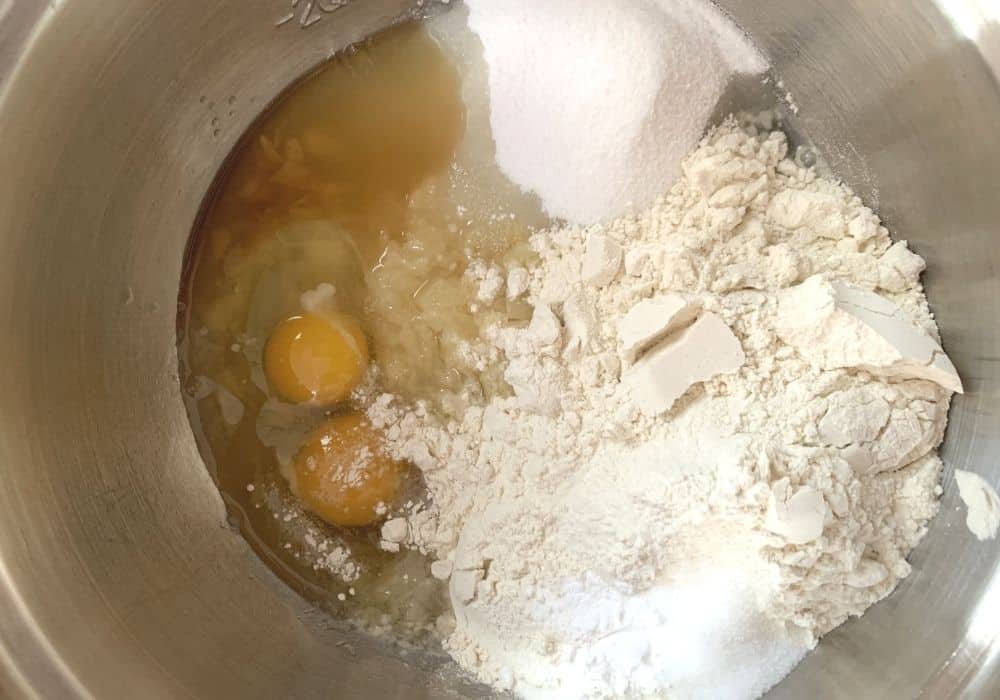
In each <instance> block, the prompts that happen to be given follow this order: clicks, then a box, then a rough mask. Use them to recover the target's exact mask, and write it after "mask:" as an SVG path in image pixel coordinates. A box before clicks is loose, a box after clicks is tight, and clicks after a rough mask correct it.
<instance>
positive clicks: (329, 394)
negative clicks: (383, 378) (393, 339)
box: [264, 313, 368, 405]
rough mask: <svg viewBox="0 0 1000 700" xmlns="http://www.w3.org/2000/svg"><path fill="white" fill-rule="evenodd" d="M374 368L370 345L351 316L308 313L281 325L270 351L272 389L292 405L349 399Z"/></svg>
mask: <svg viewBox="0 0 1000 700" xmlns="http://www.w3.org/2000/svg"><path fill="white" fill-rule="evenodd" d="M367 367H368V342H367V341H366V340H365V335H364V333H363V332H362V331H361V326H359V325H358V322H357V321H355V320H354V319H353V318H351V317H350V316H347V315H346V314H339V313H331V314H324V315H322V316H320V315H319V314H312V313H306V314H301V315H298V316H292V317H291V318H287V319H285V320H284V321H282V322H281V323H279V324H278V325H277V326H276V327H275V329H274V330H273V331H272V332H271V335H270V337H269V338H268V339H267V344H266V345H265V346H264V374H265V375H266V376H267V383H268V386H270V387H271V390H272V391H274V392H275V393H277V394H278V396H280V397H281V398H282V399H284V400H285V401H289V402H291V403H314V404H323V405H326V404H332V403H336V402H338V401H343V400H344V399H346V398H347V397H348V396H349V395H350V393H351V391H352V390H353V389H354V388H355V387H356V386H357V385H358V383H359V382H360V381H361V377H362V376H363V375H364V372H365V369H366V368H367Z"/></svg>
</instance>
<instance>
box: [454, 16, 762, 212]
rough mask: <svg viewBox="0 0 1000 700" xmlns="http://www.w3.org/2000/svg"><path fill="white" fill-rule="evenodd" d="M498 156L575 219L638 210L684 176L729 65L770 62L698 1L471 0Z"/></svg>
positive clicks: (755, 69)
mask: <svg viewBox="0 0 1000 700" xmlns="http://www.w3.org/2000/svg"><path fill="white" fill-rule="evenodd" d="M466 4H467V5H468V7H469V26H470V27H471V28H472V30H473V31H474V32H476V34H478V35H479V38H480V39H481V41H482V42H483V48H484V56H485V59H486V63H487V67H488V71H489V87H490V102H491V107H490V110H491V111H490V122H491V125H492V129H493V137H494V140H495V141H496V147H497V163H498V164H499V166H500V168H501V169H502V170H503V171H504V173H505V174H506V175H507V176H508V177H510V179H511V180H513V181H514V182H515V183H516V184H518V185H519V186H521V187H522V188H524V189H526V190H531V191H533V192H535V193H537V194H538V195H539V196H540V197H541V200H542V203H543V205H544V207H545V209H546V211H547V212H548V213H549V214H550V215H552V216H554V217H557V218H562V219H566V220H568V221H570V222H573V223H592V222H595V221H603V220H609V219H613V218H615V217H617V216H619V215H621V214H622V213H624V212H625V211H627V210H629V209H630V208H633V207H634V208H638V209H642V208H644V207H646V206H648V205H649V204H651V203H652V202H653V200H655V198H656V197H657V196H658V195H660V194H662V193H663V192H664V191H665V190H666V189H667V187H669V185H670V183H672V182H674V181H675V180H676V179H677V177H678V176H679V174H680V162H681V159H682V158H683V157H684V155H686V154H687V153H688V152H689V151H690V150H691V149H692V148H693V147H694V146H695V144H697V143H698V140H699V139H700V138H701V136H702V133H703V131H704V129H705V126H706V123H707V121H708V119H709V118H710V116H711V113H712V110H713V108H714V107H715V105H716V103H717V102H718V100H719V98H720V96H721V95H722V93H723V91H724V89H725V88H726V85H727V84H728V83H729V80H730V79H731V77H732V76H733V75H734V74H735V73H751V74H754V73H761V72H763V71H764V70H765V69H766V63H765V62H764V60H763V59H762V58H761V56H760V55H759V54H758V53H757V52H756V50H755V49H754V48H753V47H752V45H751V44H750V43H749V41H748V40H747V39H746V38H745V37H744V36H743V34H741V33H740V31H739V29H738V28H736V27H735V25H733V24H732V23H731V22H730V21H729V20H728V19H727V18H726V17H725V16H723V15H722V14H721V13H720V12H719V11H718V10H717V9H715V8H714V7H713V6H711V5H710V4H709V3H706V2H704V1H703V0H615V2H606V1H605V0H467V2H466Z"/></svg>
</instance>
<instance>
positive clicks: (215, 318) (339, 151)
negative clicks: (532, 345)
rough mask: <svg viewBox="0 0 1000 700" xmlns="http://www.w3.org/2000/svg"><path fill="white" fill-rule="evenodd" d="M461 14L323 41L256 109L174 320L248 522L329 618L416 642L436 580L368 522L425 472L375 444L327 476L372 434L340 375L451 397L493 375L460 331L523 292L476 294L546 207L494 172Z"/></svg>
mask: <svg viewBox="0 0 1000 700" xmlns="http://www.w3.org/2000/svg"><path fill="white" fill-rule="evenodd" d="M455 14H457V13H449V14H448V15H444V16H442V17H441V18H439V19H437V20H433V21H432V22H431V23H430V24H407V25H402V26H399V27H396V28H394V29H391V30H388V31H386V32H384V33H382V34H380V35H378V36H376V37H374V38H372V39H371V40H370V41H368V42H367V43H365V44H364V45H362V46H359V47H356V48H355V49H352V50H351V51H349V52H346V53H344V54H343V55H341V56H338V57H336V58H334V59H333V60H331V61H330V62H329V63H327V64H326V65H324V66H323V67H321V68H320V69H319V70H318V71H316V72H315V73H314V74H312V75H311V76H309V77H308V78H306V79H305V80H303V81H302V82H301V83H299V84H298V85H296V86H294V87H293V88H292V89H291V90H290V91H289V92H288V93H287V94H286V95H285V96H284V97H282V99H281V100H279V101H278V103H277V104H275V105H274V106H273V107H272V108H271V109H270V110H269V111H268V112H267V113H266V114H265V115H264V116H263V117H261V118H260V119H259V120H258V122H257V123H256V124H255V125H254V126H253V127H252V128H251V129H250V131H249V132H248V133H247V134H246V135H245V137H244V139H243V140H242V142H241V144H240V145H239V146H238V147H237V149H236V150H235V151H234V152H233V154H232V155H231V157H230V159H229V161H228V163H227V166H226V167H225V168H224V169H223V171H222V172H221V173H220V176H219V179H218V180H217V182H216V185H215V187H214V189H213V192H212V195H211V196H210V198H209V200H208V201H207V202H206V206H205V209H204V211H203V216H202V217H201V219H200V223H199V225H198V226H197V228H196V230H195V232H194V233H193V236H192V243H191V245H190V254H189V265H188V271H187V276H186V284H185V288H184V292H183V294H182V302H183V305H182V306H181V308H182V309H184V312H183V313H182V316H181V318H180V339H181V340H180V358H181V367H182V381H183V383H184V390H185V395H186V397H187V400H188V406H189V414H190V416H191V421H192V425H193V427H194V430H195V433H196V435H197V437H198V439H199V443H200V446H201V449H202V453H203V454H204V456H205V458H206V462H207V464H208V465H209V467H210V469H211V470H212V471H213V476H214V477H215V479H216V482H217V483H218V485H219V488H220V490H221V491H222V493H223V495H224V497H225V500H226V503H227V506H228V507H229V510H230V513H231V516H232V518H233V519H234V521H235V522H237V524H238V525H239V527H240V529H241V531H242V532H243V534H244V536H245V537H246V538H247V539H248V540H249V541H250V542H251V544H252V545H253V546H254V548H255V549H256V551H257V552H258V553H259V554H260V555H261V556H262V558H263V559H264V560H265V561H266V562H267V563H268V564H269V565H271V566H272V568H274V569H275V570H276V571H277V572H278V573H279V574H280V575H281V576H282V577H283V578H284V579H285V580H286V581H288V582H289V583H291V584H292V585H294V586H295V587H296V588H297V589H298V590H300V591H301V592H303V593H304V594H306V595H307V596H308V597H310V598H311V599H313V600H315V601H317V602H320V603H322V604H323V607H324V608H325V609H327V610H328V611H330V612H331V613H332V614H333V615H334V617H335V618H338V619H341V620H344V621H345V622H348V623H351V624H352V625H358V626H360V627H362V628H364V629H368V630H372V629H374V630H379V631H388V632H390V633H391V635H392V636H393V637H395V638H397V639H402V640H410V641H422V640H425V639H426V638H428V637H435V636H437V632H438V630H437V629H436V626H435V625H436V621H437V619H438V617H439V616H440V615H441V613H443V612H444V611H445V610H446V609H447V607H448V604H447V600H446V591H445V590H444V586H443V584H441V583H440V582H438V581H436V580H435V579H433V577H431V576H430V574H429V562H428V561H427V560H426V559H425V558H424V557H422V556H420V555H419V554H416V553H412V552H406V551H403V552H399V553H392V552H386V551H383V550H382V549H381V548H380V547H379V544H378V543H379V536H378V534H379V527H378V524H379V520H380V519H381V518H382V517H385V516H386V515H391V513H392V512H393V510H394V509H398V508H400V507H402V506H403V505H404V504H406V503H415V502H416V503H419V502H420V501H421V499H422V498H423V495H422V491H421V484H420V476H419V473H417V470H415V469H413V468H411V467H409V466H408V465H405V464H396V463H392V462H391V461H387V459H386V458H384V457H378V458H377V459H376V460H375V461H374V462H371V464H374V465H375V466H376V467H377V472H373V473H368V474H367V475H366V479H363V480H360V481H359V480H358V479H354V480H353V481H352V482H351V483H350V484H347V481H346V480H345V481H344V482H343V483H338V482H336V479H334V482H333V483H332V486H331V481H330V479H329V478H327V477H328V476H329V475H331V474H335V475H336V474H346V473H347V472H346V471H345V470H347V469H348V467H349V465H347V464H341V462H343V461H348V460H349V459H350V455H351V454H354V452H352V450H355V451H357V450H360V451H363V452H364V453H365V454H370V453H371V452H372V451H373V450H374V451H376V452H377V445H376V442H377V436H372V435H370V434H369V433H368V432H360V433H358V432H357V431H359V430H361V431H366V430H367V428H366V427H365V424H364V422H363V419H362V418H361V417H360V416H361V412H362V411H363V407H362V406H360V405H359V404H358V402H357V401H356V399H355V398H353V395H352V394H351V390H352V389H355V388H357V386H358V384H359V383H361V384H364V383H367V385H368V389H369V390H377V391H388V392H391V393H394V394H397V395H400V396H401V397H403V398H404V399H405V400H416V399H425V400H430V401H436V402H438V403H439V405H441V406H443V407H445V408H444V410H455V411H460V410H461V408H462V405H461V400H460V398H459V397H461V396H463V395H465V396H468V395H469V392H470V391H471V392H473V393H475V392H483V393H493V392H503V391H505V390H506V386H505V385H504V384H503V382H502V379H501V378H500V376H499V375H497V374H495V373H492V372H491V371H489V370H487V371H486V372H479V371H476V370H474V369H473V368H471V367H467V366H465V365H464V360H463V358H462V354H461V353H460V352H459V351H458V349H457V348H458V345H459V344H460V343H461V342H462V341H463V340H464V339H469V338H472V337H475V336H476V335H477V334H478V333H479V332H480V330H481V328H482V327H483V325H484V324H486V323H489V322H490V321H491V320H494V319H497V318H503V319H517V318H519V317H520V316H519V315H520V314H523V313H524V309H522V308H519V306H518V304H516V303H508V302H506V301H505V300H502V299H501V300H500V301H498V302H496V303H494V304H492V305H490V304H487V305H480V306H482V308H477V310H476V312H475V313H473V312H472V311H470V304H471V302H472V301H473V298H474V295H475V290H474V289H471V288H470V283H469V281H468V280H466V279H465V276H464V273H465V269H466V267H467V265H468V262H469V259H470V257H472V258H476V259H480V260H486V261H491V260H495V261H499V260H503V261H505V262H510V261H512V260H513V261H524V262H527V261H528V260H530V252H529V251H528V248H527V246H526V245H525V241H526V238H527V236H528V234H529V232H530V231H531V230H532V229H533V228H536V227H540V226H544V225H546V224H547V223H548V222H547V221H546V219H545V217H544V216H543V215H542V213H541V211H540V208H539V206H538V203H537V201H535V200H534V199H533V198H532V197H530V196H527V195H525V194H523V193H521V192H519V191H518V190H517V189H516V188H514V187H513V186H511V185H510V183H508V182H507V181H506V180H505V178H503V176H502V175H501V174H500V173H499V172H498V171H497V169H496V166H495V164H494V162H493V157H492V156H493V154H492V141H491V137H490V134H489V124H488V108H487V98H486V87H485V71H484V69H483V67H482V65H481V59H480V58H478V56H477V54H478V51H477V48H476V46H475V40H474V38H473V37H472V36H471V35H470V34H469V33H468V31H467V30H462V29H460V27H462V26H463V23H462V21H461V18H459V17H449V15H455ZM371 366H374V367H375V368H376V371H375V372H374V374H373V373H372V372H371V370H370V367H371ZM463 392H464V394H463ZM348 428H350V429H351V430H354V431H355V433H350V432H343V431H345V430H347V429H348ZM324 431H326V432H324ZM331 431H332V432H331ZM338 431H340V432H338ZM352 435H354V437H352ZM359 435H360V436H361V437H358V436H359ZM329 445H333V448H328V446H329ZM358 445H360V447H357V449H355V448H356V446H358ZM369 448H371V449H369ZM338 460H339V461H338ZM317 464H318V465H319V467H317ZM317 468H318V469H319V471H314V470H316V469H317ZM373 468H374V467H373ZM318 475H319V476H318ZM320 476H322V477H323V478H325V479H326V481H325V482H323V484H320V481H322V479H320ZM336 478H342V479H346V477H336ZM317 484H320V485H317ZM314 485H315V486H314ZM295 493H298V494H299V496H302V498H298V497H296V495H295ZM331 494H332V495H331ZM324 497H328V498H339V499H341V500H340V501H338V502H333V503H331V502H329V501H323V500H322V498H324ZM317 499H319V500H317ZM373 508H374V509H375V510H373ZM321 516H322V517H321Z"/></svg>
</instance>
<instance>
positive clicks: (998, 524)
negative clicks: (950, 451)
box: [955, 469, 1000, 540]
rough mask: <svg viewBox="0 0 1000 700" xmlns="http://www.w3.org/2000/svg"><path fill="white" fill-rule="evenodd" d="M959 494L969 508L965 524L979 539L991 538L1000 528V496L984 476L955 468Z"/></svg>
mask: <svg viewBox="0 0 1000 700" xmlns="http://www.w3.org/2000/svg"><path fill="white" fill-rule="evenodd" d="M955 482H956V483H957V484H958V494H959V496H961V497H962V502H963V503H965V507H966V508H967V509H968V513H967V514H966V516H965V524H966V526H968V528H969V531H970V532H971V533H972V534H973V535H975V536H976V538H977V539H979V540H991V539H993V538H994V537H996V536H997V530H998V529H1000V496H997V492H996V490H995V489H994V488H993V487H992V486H990V485H989V484H988V483H987V482H986V480H985V479H983V477H981V476H979V475H978V474H973V473H972V472H967V471H965V470H963V469H956V470H955Z"/></svg>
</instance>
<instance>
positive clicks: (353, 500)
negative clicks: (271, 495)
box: [293, 413, 406, 527]
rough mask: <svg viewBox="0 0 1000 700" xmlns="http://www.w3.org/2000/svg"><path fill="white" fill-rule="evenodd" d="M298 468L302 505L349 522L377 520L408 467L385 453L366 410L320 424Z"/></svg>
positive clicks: (350, 524) (326, 517)
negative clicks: (381, 507)
mask: <svg viewBox="0 0 1000 700" xmlns="http://www.w3.org/2000/svg"><path fill="white" fill-rule="evenodd" d="M293 467H294V469H295V487H296V489H295V490H296V491H297V494H296V495H297V496H298V497H299V500H300V501H302V504H303V505H304V506H305V507H306V508H307V509H308V510H310V511H312V512H313V513H315V514H316V515H318V516H319V517H321V518H323V520H326V521H327V522H329V523H332V524H334V525H341V526H344V527H361V526H364V525H371V524H372V523H374V522H376V521H377V520H378V519H379V517H380V515H379V513H378V511H379V510H381V509H380V508H379V506H380V505H384V506H386V507H388V506H391V505H392V504H393V503H395V501H396V499H397V498H398V496H399V491H400V488H401V484H402V480H403V474H404V473H405V471H406V464H405V463H404V462H398V461H396V460H393V459H392V458H390V457H389V456H388V455H386V454H385V451H384V450H383V448H382V441H381V437H380V435H379V433H378V431H377V430H376V429H375V428H374V427H373V426H372V424H371V423H369V422H368V420H367V419H366V418H365V417H364V416H363V415H362V414H360V413H347V414H342V415H339V416H335V417H333V418H331V419H330V420H328V421H327V422H326V423H324V424H323V425H321V426H320V427H319V428H317V429H316V431H315V432H313V433H312V435H310V436H309V438H307V439H306V441H305V443H304V444H303V445H302V447H301V448H300V449H299V452H298V454H296V455H295V459H294V461H293Z"/></svg>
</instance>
